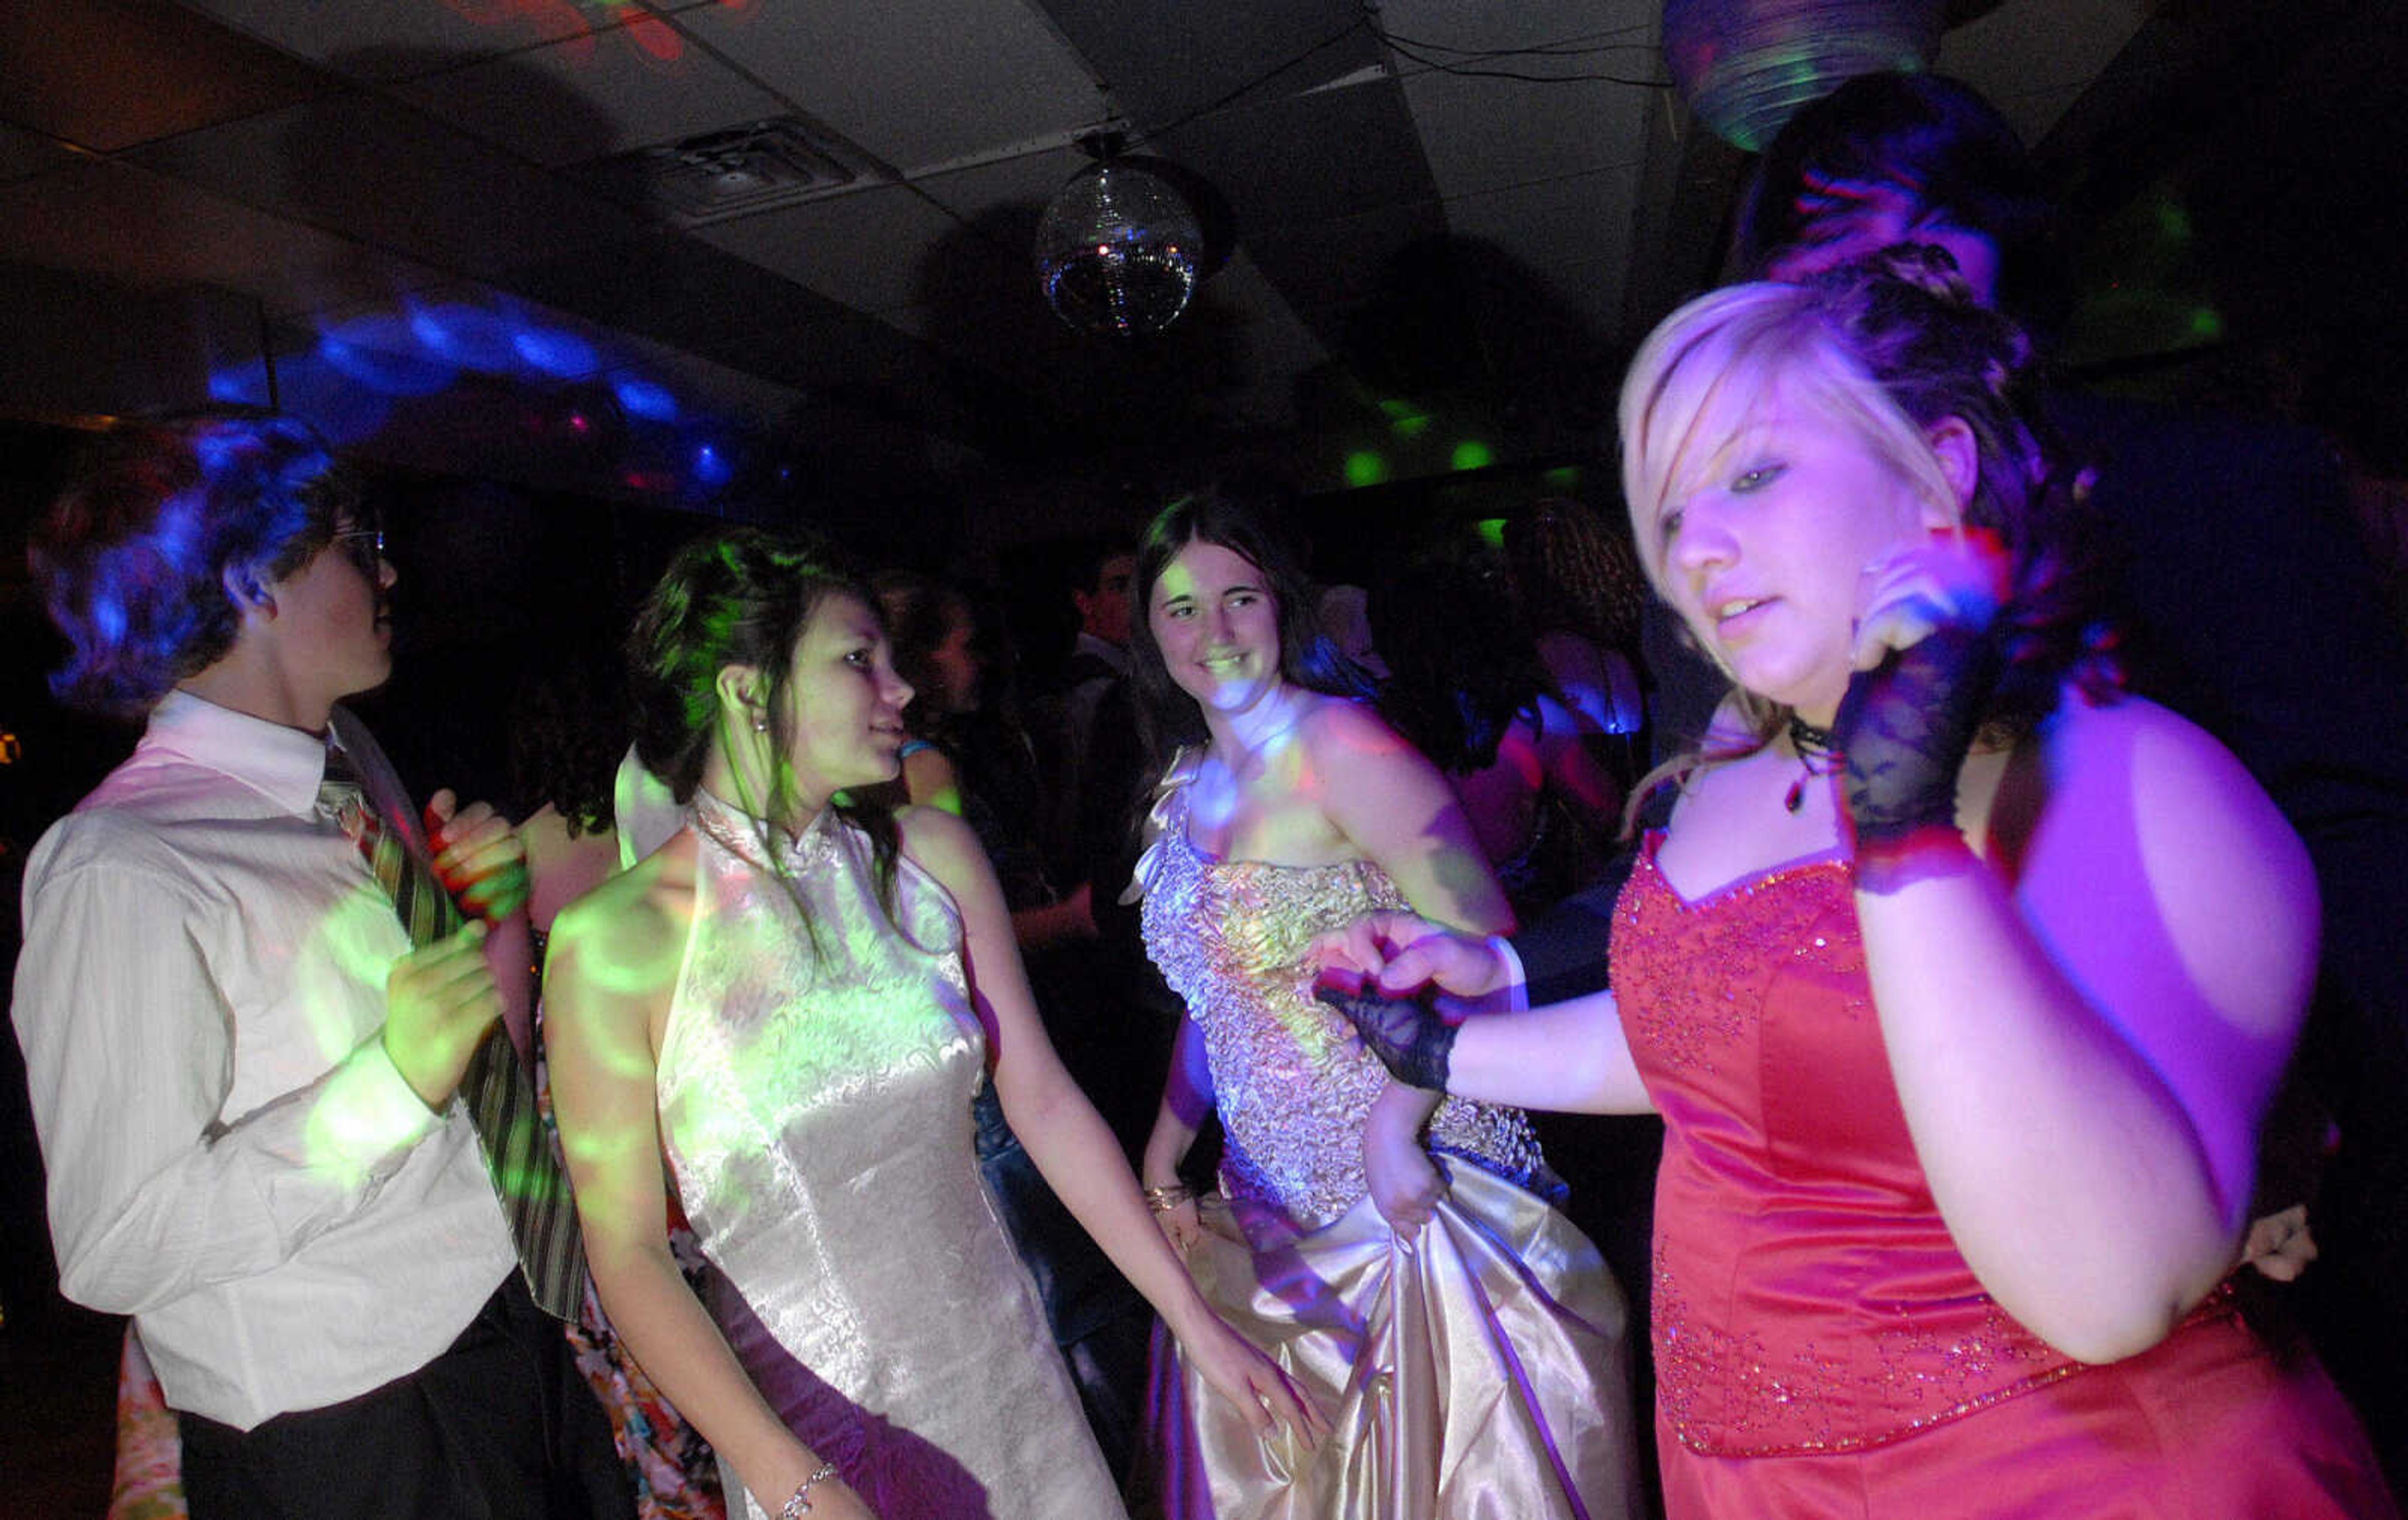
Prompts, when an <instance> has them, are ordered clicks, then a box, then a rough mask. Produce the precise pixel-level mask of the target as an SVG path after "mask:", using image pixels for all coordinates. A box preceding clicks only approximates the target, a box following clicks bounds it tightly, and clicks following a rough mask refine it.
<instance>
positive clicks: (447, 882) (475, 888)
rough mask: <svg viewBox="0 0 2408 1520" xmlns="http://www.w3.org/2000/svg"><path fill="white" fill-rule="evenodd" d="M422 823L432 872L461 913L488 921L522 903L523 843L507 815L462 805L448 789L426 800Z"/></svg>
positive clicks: (524, 897)
mask: <svg viewBox="0 0 2408 1520" xmlns="http://www.w3.org/2000/svg"><path fill="white" fill-rule="evenodd" d="M425 825H426V842H427V844H428V846H429V848H431V849H432V850H433V851H434V853H435V874H436V875H437V877H439V878H441V879H442V882H443V886H444V889H445V890H446V891H448V892H450V893H451V894H452V901H454V902H456V903H458V904H459V905H460V911H462V912H463V913H465V914H467V915H468V916H469V917H472V918H480V919H483V920H484V921H485V922H486V923H488V924H491V923H495V922H498V921H499V920H502V919H505V918H508V917H509V916H510V915H511V914H512V913H515V912H517V911H519V910H520V909H521V908H523V907H524V906H526V900H527V890H528V888H527V868H526V846H525V844H524V843H523V841H522V840H521V839H519V834H518V830H517V829H515V828H513V827H511V826H510V821H509V819H508V818H505V817H503V816H502V815H501V814H500V813H498V812H495V810H493V809H492V808H491V807H489V806H488V805H486V804H485V803H482V802H472V803H470V804H469V805H468V806H467V807H466V808H463V807H461V806H460V801H459V798H458V797H457V796H454V795H453V794H452V790H451V788H449V787H446V788H444V789H443V790H442V791H440V792H437V793H436V794H435V795H434V796H431V797H429V798H427V801H426V813H425Z"/></svg>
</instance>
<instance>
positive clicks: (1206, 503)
mask: <svg viewBox="0 0 2408 1520" xmlns="http://www.w3.org/2000/svg"><path fill="white" fill-rule="evenodd" d="M1191 543H1208V544H1218V545H1219V546H1220V547H1221V548H1223V549H1226V550H1227V551H1229V552H1231V553H1233V554H1235V555H1237V556H1238V557H1239V558H1240V559H1242V560H1244V561H1245V562H1246V563H1247V564H1249V565H1252V566H1254V568H1255V569H1257V570H1260V571H1261V572H1262V575H1263V581H1264V584H1265V588H1266V589H1267V590H1269V592H1270V594H1271V600H1272V602H1273V603H1275V604H1276V605H1277V606H1278V608H1279V634H1280V675H1281V676H1282V677H1283V679H1285V680H1286V681H1289V682H1290V683H1291V684H1293V685H1297V686H1302V687H1305V688H1306V689H1308V690H1311V691H1316V692H1323V693H1326V694H1327V695H1333V696H1360V697H1368V696H1369V695H1372V686H1371V681H1370V678H1369V677H1368V676H1366V675H1364V673H1363V672H1362V671H1361V670H1359V669H1357V668H1356V667H1355V666H1354V664H1353V663H1352V662H1350V661H1348V660H1347V659H1346V657H1345V656H1344V655H1342V654H1340V653H1339V652H1338V651H1337V649H1336V648H1335V647H1334V646H1333V645H1331V643H1330V642H1329V640H1328V639H1327V638H1325V637H1324V636H1323V634H1322V632H1321V625H1320V624H1319V622H1318V621H1317V620H1316V618H1315V617H1314V612H1313V609H1314V606H1315V601H1314V596H1313V588H1312V582H1311V581H1309V580H1307V579H1306V578H1305V574H1304V567H1303V565H1302V563H1301V561H1300V560H1299V559H1298V557H1297V552H1296V550H1295V547H1294V546H1293V545H1292V544H1291V543H1290V542H1289V540H1288V538H1287V537H1286V535H1285V533H1284V532H1283V531H1282V529H1281V527H1280V526H1279V525H1278V524H1277V520H1276V519H1275V518H1274V517H1273V516H1272V514H1271V512H1270V511H1269V509H1268V508H1267V507H1265V506H1263V505H1259V504H1256V503H1254V502H1252V501H1246V500H1240V498H1238V497H1237V496H1235V495H1229V494H1226V493H1224V492H1222V491H1219V490H1207V491H1199V492H1197V493H1195V494H1193V495H1184V496H1182V497H1180V498H1179V499H1178V500H1176V501H1174V502H1172V503H1171V504H1170V505H1169V506H1168V507H1165V508H1164V509H1162V510H1161V511H1160V512H1157V513H1156V514H1154V521H1153V522H1152V523H1148V524H1147V525H1146V530H1145V534H1144V536H1143V538H1140V540H1139V543H1138V552H1137V583H1136V585H1135V586H1134V587H1133V588H1132V589H1131V595H1132V597H1133V601H1132V603H1131V606H1130V616H1129V652H1130V660H1129V681H1130V688H1131V692H1132V695H1135V697H1136V699H1137V712H1138V732H1139V735H1140V738H1142V739H1143V740H1144V744H1145V752H1146V760H1147V765H1148V767H1149V769H1148V774H1150V775H1156V776H1158V775H1160V774H1162V773H1163V772H1164V771H1165V770H1167V769H1168V768H1169V766H1170V761H1171V758H1172V756H1174V755H1175V754H1177V753H1178V752H1179V750H1180V747H1181V746H1183V745H1189V744H1201V743H1203V742H1205V740H1206V739H1207V738H1209V737H1210V736H1209V735H1208V734H1207V732H1206V730H1205V727H1204V712H1203V710H1202V709H1200V708H1198V707H1197V705H1196V699H1195V698H1194V697H1191V696H1189V695H1187V694H1186V693H1185V692H1183V691H1181V690H1180V689H1179V687H1178V685H1177V683H1176V682H1174V681H1172V680H1171V679H1170V671H1169V669H1168V667H1166V666H1165V665H1164V664H1163V659H1162V646H1161V645H1159V644H1157V643H1155V642H1154V620H1153V618H1152V616H1151V615H1150V614H1151V611H1152V609H1153V607H1154V585H1155V584H1156V583H1157V582H1158V581H1161V580H1162V573H1163V571H1165V570H1167V569H1168V568H1169V567H1170V562H1171V561H1172V560H1174V559H1177V558H1178V557H1179V553H1180V551H1182V550H1183V549H1185V548H1186V547H1187V546H1188V545H1189V544H1191Z"/></svg>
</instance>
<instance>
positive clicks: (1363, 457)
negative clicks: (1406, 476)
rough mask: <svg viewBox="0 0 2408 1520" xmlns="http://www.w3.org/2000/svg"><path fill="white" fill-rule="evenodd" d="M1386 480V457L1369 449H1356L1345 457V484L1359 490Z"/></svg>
mask: <svg viewBox="0 0 2408 1520" xmlns="http://www.w3.org/2000/svg"><path fill="white" fill-rule="evenodd" d="M1387 478H1388V460H1387V456H1386V455H1384V454H1382V453H1380V452H1376V451H1374V450H1370V449H1357V450H1355V452H1353V453H1351V454H1348V455H1347V456H1346V483H1347V484H1348V485H1350V486H1354V487H1356V488H1358V489H1359V488H1361V487H1363V486H1367V485H1378V484H1379V483H1380V482H1381V481H1383V480H1386V479H1387Z"/></svg>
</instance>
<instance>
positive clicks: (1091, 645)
mask: <svg viewBox="0 0 2408 1520" xmlns="http://www.w3.org/2000/svg"><path fill="white" fill-rule="evenodd" d="M1073 647H1074V648H1075V649H1077V651H1078V652H1080V653H1082V654H1092V655H1094V656H1095V657H1096V658H1097V659H1099V660H1101V661H1103V662H1104V663H1105V664H1106V665H1109V666H1111V667H1112V668H1113V669H1114V670H1117V671H1119V672H1120V673H1121V674H1122V675H1127V674H1128V668H1129V656H1128V651H1127V650H1125V649H1123V648H1121V646H1120V645H1118V644H1115V643H1113V642H1112V641H1111V639H1109V638H1097V636H1096V635H1094V634H1091V633H1089V632H1088V631H1087V630H1086V629H1084V628H1082V629H1080V630H1079V637H1078V639H1077V641H1076V642H1075V644H1074V645H1073Z"/></svg>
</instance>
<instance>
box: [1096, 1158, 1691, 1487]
mask: <svg viewBox="0 0 2408 1520" xmlns="http://www.w3.org/2000/svg"><path fill="white" fill-rule="evenodd" d="M1440 1164H1441V1166H1443V1167H1445V1168H1447V1169H1448V1172H1449V1176H1450V1180H1451V1185H1450V1188H1449V1191H1448V1195H1447V1197H1445V1198H1444V1199H1443V1200H1442V1201H1441V1203H1440V1204H1439V1206H1438V1209H1437V1211H1436V1213H1435V1215H1434V1216H1433V1218H1432V1219H1431V1222H1430V1223H1429V1224H1428V1225H1426V1226H1424V1227H1423V1229H1422V1230H1421V1232H1420V1235H1419V1236H1418V1238H1416V1239H1415V1240H1412V1242H1410V1243H1407V1242H1403V1241H1400V1240H1398V1239H1397V1237H1396V1236H1395V1235H1393V1234H1392V1233H1391V1232H1390V1230H1389V1228H1388V1226H1387V1223H1386V1222H1385V1221H1384V1220H1383V1219H1382V1218H1381V1217H1380V1214H1379V1211H1378V1210H1377V1209H1376V1208H1375V1207H1374V1206H1373V1205H1372V1203H1371V1200H1370V1199H1369V1198H1368V1197H1366V1198H1364V1199H1362V1200H1361V1201H1359V1202H1358V1203H1356V1204H1355V1207H1354V1208H1353V1209H1352V1210H1350V1211H1349V1212H1347V1213H1346V1214H1344V1215H1343V1216H1341V1217H1340V1218H1339V1219H1338V1220H1336V1221H1335V1222H1334V1223H1332V1224H1330V1225H1327V1226H1324V1227H1323V1228H1321V1229H1319V1230H1315V1231H1313V1232H1312V1233H1311V1234H1309V1235H1303V1236H1295V1235H1293V1234H1292V1233H1290V1232H1287V1231H1285V1230H1283V1228H1281V1227H1280V1226H1279V1223H1278V1222H1277V1221H1276V1220H1270V1219H1266V1218H1264V1217H1260V1215H1259V1212H1257V1215H1256V1216H1255V1217H1249V1218H1246V1219H1244V1220H1242V1221H1237V1220H1233V1219H1232V1218H1231V1216H1230V1214H1229V1213H1228V1212H1226V1211H1224V1212H1221V1213H1220V1214H1219V1215H1218V1216H1217V1217H1215V1216H1214V1215H1212V1214H1208V1215H1207V1219H1206V1223H1207V1226H1208V1230H1207V1234H1206V1237H1205V1240H1204V1241H1203V1243H1202V1244H1200V1245H1199V1246H1198V1247H1197V1249H1196V1251H1195V1252H1194V1253H1193V1255H1191V1257H1190V1260H1189V1268H1190V1269H1191V1270H1192V1271H1193V1272H1194V1274H1195V1277H1196V1281H1197V1286H1198V1287H1199V1288H1201V1289H1202V1291H1203V1294H1204V1297H1205V1298H1206V1300H1207V1301H1209V1302H1210V1303H1211V1305H1212V1307H1213V1308H1214V1309H1216V1310H1218V1311H1219V1312H1221V1314H1222V1316H1223V1317H1224V1318H1226V1320H1228V1322H1229V1323H1230V1324H1231V1325H1232V1326H1235V1327H1236V1328H1237V1329H1238V1330H1239V1331H1240V1333H1241V1334H1243V1335H1244V1336H1245V1337H1246V1338H1247V1339H1248V1340H1250V1341H1253V1342H1254V1344H1255V1345H1257V1346H1259V1347H1261V1348H1262V1349H1263V1350H1264V1351H1266V1352H1268V1353H1269V1355H1271V1356H1272V1357H1273V1358H1274V1359H1276V1360H1277V1361H1278V1363H1279V1364H1280V1366H1281V1367H1282V1368H1283V1369H1284V1370H1285V1371H1286V1372H1287V1373H1288V1375H1289V1376H1290V1377H1291V1378H1292V1379H1294V1380H1295V1381H1296V1383H1297V1384H1298V1385H1299V1386H1300V1387H1301V1388H1302V1389H1303V1391H1304V1393H1305V1396H1306V1397H1307V1398H1310V1399H1312V1402H1313V1404H1314V1405H1315V1406H1316V1407H1317V1408H1318V1409H1319V1410H1320V1411H1321V1412H1323V1413H1324V1414H1325V1415H1326V1416H1327V1417H1328V1418H1329V1421H1330V1424H1331V1425H1332V1427H1334V1431H1333V1434H1332V1435H1331V1436H1330V1437H1329V1438H1328V1439H1326V1441H1323V1442H1322V1443H1321V1444H1320V1445H1319V1447H1318V1448H1316V1449H1314V1450H1312V1451H1310V1452H1307V1451H1302V1450H1299V1449H1297V1446H1296V1445H1295V1443H1293V1442H1292V1441H1288V1440H1287V1439H1285V1438H1284V1437H1277V1438H1273V1439H1272V1440H1270V1441H1265V1440H1262V1439H1260V1438H1258V1437H1256V1436H1255V1435H1254V1432H1253V1430H1251V1429H1250V1428H1249V1427H1247V1425H1246V1423H1245V1420H1244V1418H1243V1417H1242V1415H1241V1414H1240V1412H1239V1411H1237V1410H1236V1409H1234V1408H1232V1407H1231V1406H1229V1405H1228V1404H1227V1403H1226V1402H1224V1401H1223V1400H1222V1399H1221V1398H1219V1397H1218V1396H1217V1395H1215V1394H1214V1393H1213V1392H1212V1391H1211V1389H1210V1388H1209V1387H1208V1386H1207V1385H1206V1384H1204V1382H1203V1380H1202V1379H1201V1378H1199V1377H1198V1376H1197V1375H1196V1374H1195V1372H1194V1371H1193V1370H1192V1369H1189V1368H1188V1367H1187V1366H1186V1365H1185V1362H1184V1360H1183V1358H1182V1357H1180V1356H1179V1355H1178V1354H1177V1349H1176V1347H1175V1345H1173V1344H1172V1343H1170V1341H1169V1339H1168V1336H1167V1335H1165V1334H1164V1333H1163V1332H1162V1331H1160V1330H1159V1329H1157V1330H1156V1332H1155V1346H1154V1353H1155V1354H1154V1374H1153V1387H1152V1393H1151V1397H1150V1398H1149V1400H1148V1406H1149V1407H1148V1410H1147V1423H1148V1431H1147V1438H1148V1439H1147V1454H1148V1459H1147V1462H1146V1464H1145V1466H1146V1472H1145V1475H1144V1478H1143V1480H1142V1482H1141V1484H1140V1494H1139V1502H1138V1503H1137V1505H1136V1506H1135V1510H1136V1513H1139V1514H1141V1515H1143V1514H1159V1515H1163V1516H1167V1517H1168V1520H1368V1517H1373V1516H1376V1517H1379V1520H1550V1517H1558V1516H1560V1517H1566V1520H1574V1517H1577V1520H1608V1517H1612V1520H1621V1517H1623V1516H1627V1515H1639V1514H1643V1513H1645V1512H1644V1508H1643V1505H1642V1503H1641V1498H1640V1488H1639V1479H1638V1465H1637V1460H1636V1455H1637V1453H1636V1445H1635V1441H1636V1439H1637V1438H1636V1435H1635V1433H1634V1431H1633V1429H1632V1420H1631V1412H1630V1405H1631V1390H1630V1376H1629V1357H1628V1351H1627V1345H1626V1343H1625V1341H1624V1332H1625V1326H1626V1321H1627V1309H1626V1304H1625V1301H1624V1299H1623V1296H1622V1293H1621V1290H1620V1289H1619V1288H1618V1287H1616V1286H1615V1284H1614V1282H1613V1277H1612V1276H1611V1275H1610V1274H1609V1273H1608V1272H1607V1271H1606V1269H1605V1264H1604V1262H1603V1261H1602V1260H1601V1259H1600V1258H1599V1256H1598V1252H1597V1248H1596V1247H1595V1246H1593V1245H1591V1244H1590V1243H1589V1241H1588V1240H1587V1239H1586V1238H1585V1237H1584V1236H1583V1235H1582V1234H1581V1233H1580V1232H1579V1231H1578V1230H1577V1229H1575V1228H1573V1227H1572V1226H1571V1224H1570V1221H1568V1220H1567V1219H1565V1218H1564V1216H1563V1215H1562V1214H1560V1213H1558V1212H1555V1210H1554V1209H1552V1208H1550V1207H1549V1206H1548V1205H1547V1204H1546V1203H1545V1202H1544V1201H1542V1200H1541V1199H1540V1198H1538V1197H1533V1196H1532V1195H1531V1194H1529V1193H1527V1192H1525V1191H1523V1190H1522V1189H1521V1188H1518V1187H1516V1186H1514V1185H1512V1183H1506V1182H1503V1181H1501V1180H1499V1179H1498V1178H1496V1177H1494V1176H1492V1175H1490V1174H1489V1173H1487V1172H1485V1171H1483V1170H1481V1169H1478V1168H1476V1167H1473V1166H1470V1165H1468V1164H1465V1163H1462V1162H1457V1161H1453V1160H1451V1159H1449V1158H1445V1157H1441V1158H1440ZM1240 1225H1242V1226H1243V1227H1242V1230H1241V1229H1240ZM1247 1236H1251V1237H1252V1240H1253V1242H1254V1243H1253V1245H1252V1247H1251V1248H1250V1247H1249V1245H1248V1244H1247V1243H1246V1239H1245V1237H1247Z"/></svg>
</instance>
